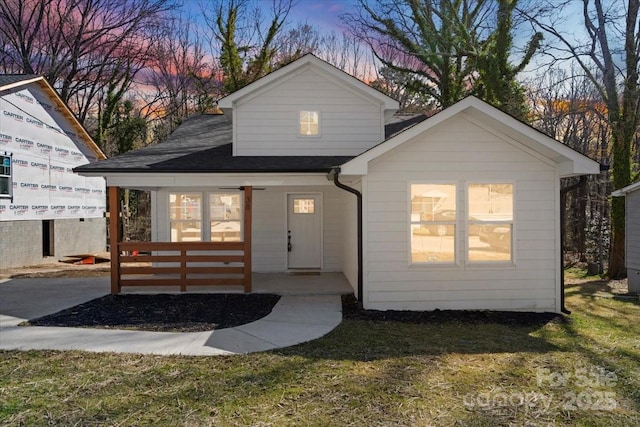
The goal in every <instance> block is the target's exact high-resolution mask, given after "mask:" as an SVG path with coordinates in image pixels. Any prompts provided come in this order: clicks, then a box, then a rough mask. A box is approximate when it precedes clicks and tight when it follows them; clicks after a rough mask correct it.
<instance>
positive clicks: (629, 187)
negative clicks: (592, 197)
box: [611, 181, 640, 197]
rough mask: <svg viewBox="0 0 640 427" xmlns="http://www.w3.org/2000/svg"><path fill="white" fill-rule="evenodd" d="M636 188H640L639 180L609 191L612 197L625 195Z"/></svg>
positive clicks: (636, 189)
mask: <svg viewBox="0 0 640 427" xmlns="http://www.w3.org/2000/svg"><path fill="white" fill-rule="evenodd" d="M638 190H640V181H638V182H634V183H633V184H629V185H627V186H626V187H623V188H621V189H619V190H616V191H614V192H613V193H611V195H612V196H614V197H620V196H626V195H627V194H629V193H633V192H634V191H638Z"/></svg>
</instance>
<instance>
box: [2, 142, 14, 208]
mask: <svg viewBox="0 0 640 427" xmlns="http://www.w3.org/2000/svg"><path fill="white" fill-rule="evenodd" d="M6 161H8V162H9V166H8V168H9V174H5V173H4V172H5V168H7V166H6V165H4V164H3V162H6ZM0 178H3V179H7V186H8V188H7V189H8V193H0V199H11V200H13V153H8V152H4V153H3V154H2V161H0Z"/></svg>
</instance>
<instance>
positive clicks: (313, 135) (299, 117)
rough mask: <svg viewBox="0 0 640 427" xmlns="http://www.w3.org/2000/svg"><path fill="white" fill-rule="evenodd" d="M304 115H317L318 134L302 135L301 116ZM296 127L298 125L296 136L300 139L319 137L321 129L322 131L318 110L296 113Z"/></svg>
mask: <svg viewBox="0 0 640 427" xmlns="http://www.w3.org/2000/svg"><path fill="white" fill-rule="evenodd" d="M304 113H313V114H315V115H317V117H318V132H317V133H314V134H307V133H302V126H303V122H302V114H304ZM311 123H312V122H308V124H311ZM297 125H298V136H299V137H300V138H318V137H319V136H320V134H321V133H322V131H321V129H322V116H321V114H320V111H319V110H310V109H308V110H300V111H298V121H297Z"/></svg>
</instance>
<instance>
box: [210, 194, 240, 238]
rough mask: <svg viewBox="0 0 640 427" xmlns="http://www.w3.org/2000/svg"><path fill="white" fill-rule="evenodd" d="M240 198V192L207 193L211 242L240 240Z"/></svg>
mask: <svg viewBox="0 0 640 427" xmlns="http://www.w3.org/2000/svg"><path fill="white" fill-rule="evenodd" d="M241 200H242V197H241V194H240V193H211V194H209V218H210V224H211V241H212V242H240V241H242V216H241V215H242V209H241V207H242V205H241Z"/></svg>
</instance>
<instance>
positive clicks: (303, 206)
mask: <svg viewBox="0 0 640 427" xmlns="http://www.w3.org/2000/svg"><path fill="white" fill-rule="evenodd" d="M293 213H294V214H312V213H315V199H293Z"/></svg>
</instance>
